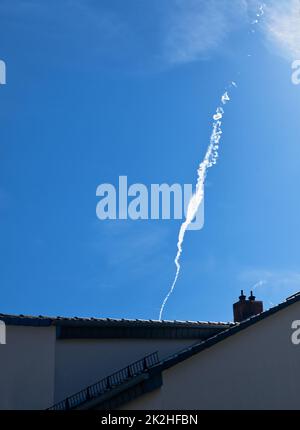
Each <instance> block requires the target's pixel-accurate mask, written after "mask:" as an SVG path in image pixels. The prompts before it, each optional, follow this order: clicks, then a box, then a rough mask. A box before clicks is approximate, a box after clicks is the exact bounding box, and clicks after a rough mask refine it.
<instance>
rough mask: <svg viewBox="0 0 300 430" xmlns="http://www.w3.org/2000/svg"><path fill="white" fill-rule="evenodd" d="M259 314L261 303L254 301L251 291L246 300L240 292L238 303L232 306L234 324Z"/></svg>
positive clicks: (261, 308) (261, 310)
mask: <svg viewBox="0 0 300 430" xmlns="http://www.w3.org/2000/svg"><path fill="white" fill-rule="evenodd" d="M261 312H263V302H261V301H258V300H255V296H254V295H253V292H252V291H251V294H250V296H249V297H248V300H247V299H246V296H245V295H244V291H243V290H242V291H241V295H240V297H239V301H238V302H236V303H234V304H233V316H234V322H241V321H243V320H246V319H247V318H249V317H252V316H253V315H257V314H260V313H261Z"/></svg>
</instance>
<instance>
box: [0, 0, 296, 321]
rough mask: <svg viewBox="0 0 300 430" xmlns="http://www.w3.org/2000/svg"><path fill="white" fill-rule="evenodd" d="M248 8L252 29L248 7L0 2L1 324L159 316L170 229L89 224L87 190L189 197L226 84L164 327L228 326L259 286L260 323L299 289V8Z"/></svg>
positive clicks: (169, 275) (172, 245)
mask: <svg viewBox="0 0 300 430" xmlns="http://www.w3.org/2000/svg"><path fill="white" fill-rule="evenodd" d="M265 3H266V5H265V14H264V16H263V17H262V18H261V19H260V22H259V23H258V24H251V22H253V20H254V19H255V13H256V11H257V10H258V7H259V6H260V4H259V3H258V2H256V1H243V0H234V1H233V0H230V1H229V0H228V1H226V0H219V1H218V0H211V1H210V2H204V1H202V0H184V1H183V0H172V1H170V0H159V1H158V0H152V1H151V2H149V1H147V0H139V1H138V0H126V1H121V0H120V1H118V0H109V1H106V0H101V1H92V0H90V1H89V0H86V1H83V0H69V1H67V0H59V1H58V0H51V1H50V0H49V1H48V0H44V1H38V0H26V1H25V0H23V1H21V0H3V1H2V2H1V5H0V24H1V25H0V32H1V45H0V47H1V49H0V58H1V59H3V60H4V61H5V62H6V65H7V85H5V86H4V85H2V86H0V126H1V143H0V220H1V222H0V237H1V241H0V253H1V271H0V286H1V309H0V311H1V312H10V313H23V314H49V315H77V316H97V317H119V318H122V317H124V318H151V319H156V318H157V317H158V313H159V308H160V305H161V302H162V300H163V298H164V296H165V294H166V293H167V291H168V289H169V287H170V285H171V283H172V281H173V277H174V273H175V266H174V257H175V254H176V242H177V235H178V230H179V227H180V221H178V220H169V221H166V220H165V221H154V220H148V221H145V220H143V221H100V220H98V219H97V217H96V212H95V209H96V204H97V202H98V199H97V197H96V188H97V186H98V185H99V184H101V183H105V182H109V183H112V184H117V182H118V177H119V176H120V175H127V176H128V181H129V183H135V182H138V183H144V184H146V185H150V184H151V183H163V182H166V183H169V184H172V183H181V184H183V183H195V181H196V170H197V167H198V164H199V162H200V161H201V159H202V157H203V155H204V153H205V149H206V147H207V144H208V141H209V136H210V133H211V122H212V120H211V118H212V114H213V113H214V111H215V109H216V107H217V106H218V104H219V100H220V96H221V94H222V93H223V92H224V89H225V87H226V85H227V84H228V83H229V82H230V81H232V80H234V81H236V83H237V85H238V88H237V89H235V90H234V91H233V92H232V100H231V102H230V104H229V105H228V106H227V107H226V114H225V119H224V123H223V137H222V142H221V147H220V158H219V160H218V164H217V165H216V166H215V167H214V168H213V169H210V170H209V172H208V176H207V183H206V189H205V226H204V229H203V230H201V231H191V232H188V233H187V235H186V238H185V242H184V250H183V255H182V259H181V263H182V271H181V275H180V278H179V281H178V284H177V287H176V290H175V292H174V294H173V295H172V296H171V298H170V300H169V302H168V304H167V306H166V308H165V314H164V318H166V319H183V320H186V319H191V320H230V319H232V303H233V301H234V300H235V299H236V298H237V296H238V295H239V292H240V289H241V288H243V289H245V290H246V291H247V292H249V291H250V288H251V287H252V286H253V285H254V284H256V283H257V282H259V281H263V282H264V283H263V285H261V286H260V287H258V288H257V289H256V291H255V292H256V295H257V296H258V297H259V298H260V299H263V300H264V302H265V306H266V307H269V306H271V305H272V304H275V303H278V302H279V301H281V300H282V299H284V298H285V297H287V296H289V295H290V294H292V293H294V292H295V291H298V290H300V253H299V238H298V232H299V214H300V202H299V197H298V196H299V181H300V169H299V161H300V146H299V136H300V122H299V114H300V105H299V103H300V86H296V85H293V84H292V82H291V62H292V60H294V59H299V58H300V52H299V46H300V43H298V42H299V41H300V34H299V28H300V25H299V24H300V23H299V16H300V15H299V9H298V8H299V2H298V1H297V0H286V1H285V2H280V6H279V5H278V2H274V1H268V2H265ZM228 4H230V7H229V6H228ZM252 30H254V32H253V31H252ZM297 56H298V57H297Z"/></svg>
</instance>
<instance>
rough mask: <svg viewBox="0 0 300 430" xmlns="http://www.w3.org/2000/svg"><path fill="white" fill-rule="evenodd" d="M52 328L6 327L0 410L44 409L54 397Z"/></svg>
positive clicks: (1, 349) (1, 353) (0, 355)
mask: <svg viewBox="0 0 300 430" xmlns="http://www.w3.org/2000/svg"><path fill="white" fill-rule="evenodd" d="M54 351H55V328H54V327H26V326H14V325H7V326H6V344H5V345H0V409H45V408H47V407H49V405H51V404H52V403H53V398H54V355H55V354H54Z"/></svg>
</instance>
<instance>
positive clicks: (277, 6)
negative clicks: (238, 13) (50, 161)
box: [264, 0, 300, 60]
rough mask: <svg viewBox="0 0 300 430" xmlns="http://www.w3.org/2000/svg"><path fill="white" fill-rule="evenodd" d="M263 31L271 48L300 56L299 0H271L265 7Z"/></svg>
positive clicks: (292, 56)
mask: <svg viewBox="0 0 300 430" xmlns="http://www.w3.org/2000/svg"><path fill="white" fill-rule="evenodd" d="M265 12H266V13H265V24H264V32H265V35H266V37H267V40H268V41H269V42H270V44H271V46H272V47H273V49H275V50H276V51H277V52H278V53H280V54H281V55H283V56H284V57H285V58H287V59H289V60H292V59H298V58H300V0H280V1H278V0H271V1H269V2H268V3H267V5H266V8H265Z"/></svg>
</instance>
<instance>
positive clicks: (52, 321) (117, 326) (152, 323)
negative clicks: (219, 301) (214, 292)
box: [0, 314, 234, 340]
mask: <svg viewBox="0 0 300 430" xmlns="http://www.w3.org/2000/svg"><path fill="white" fill-rule="evenodd" d="M0 320H2V321H4V322H5V324H7V325H20V326H39V327H49V326H55V327H56V335H57V338H58V339H91V338H93V339H97V338H174V339H179V338H181V339H190V338H192V339H198V340H199V339H206V338H207V337H210V336H212V335H213V334H216V333H217V332H220V331H223V330H225V329H226V328H228V327H230V326H232V325H234V323H230V322H227V323H225V322H210V321H177V320H174V321H169V320H163V321H158V320H142V319H113V318H81V317H60V316H58V317H49V316H42V315H39V316H32V315H10V314H0Z"/></svg>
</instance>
